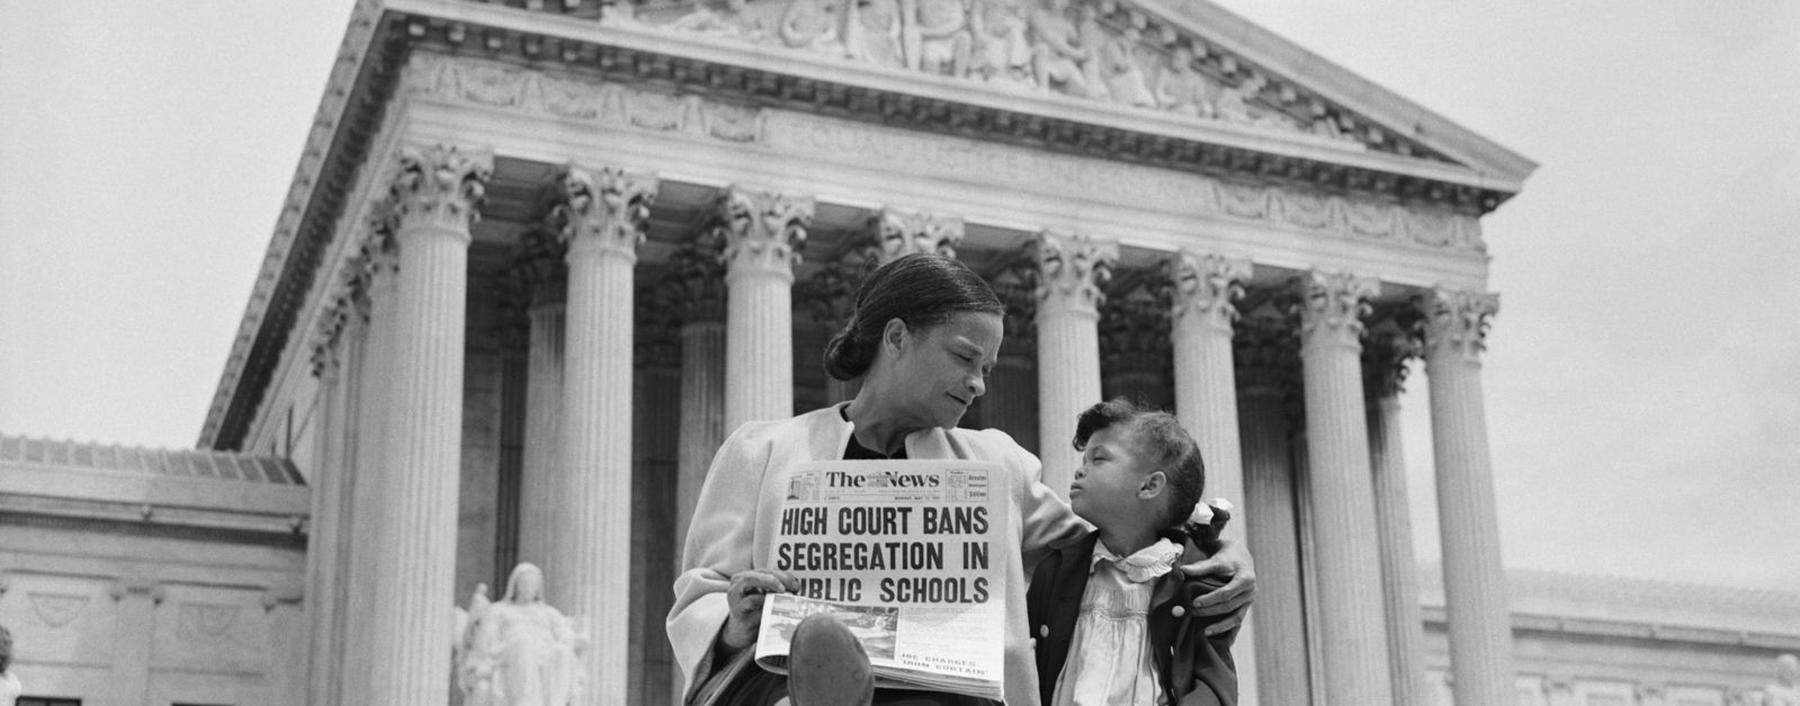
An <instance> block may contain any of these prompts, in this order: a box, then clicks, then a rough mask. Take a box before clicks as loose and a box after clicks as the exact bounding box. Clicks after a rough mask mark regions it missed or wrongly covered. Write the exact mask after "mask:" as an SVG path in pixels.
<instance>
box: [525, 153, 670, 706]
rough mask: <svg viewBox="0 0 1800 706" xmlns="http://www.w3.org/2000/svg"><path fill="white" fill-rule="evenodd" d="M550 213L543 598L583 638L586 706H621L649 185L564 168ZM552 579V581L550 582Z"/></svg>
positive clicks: (640, 179)
mask: <svg viewBox="0 0 1800 706" xmlns="http://www.w3.org/2000/svg"><path fill="white" fill-rule="evenodd" d="M559 181H560V182H561V186H562V194H563V200H562V201H561V202H560V203H558V204H557V206H556V209H555V213H556V214H557V215H556V216H555V218H556V220H557V221H558V222H559V225H560V226H561V227H560V233H561V236H562V238H563V241H564V243H566V244H567V246H568V255H567V258H568V266H569V271H568V293H567V301H566V304H565V308H564V317H565V318H564V322H563V326H564V337H565V340H564V345H565V352H564V354H563V398H562V400H563V404H562V410H561V428H562V438H561V447H562V451H563V455H562V462H561V463H560V464H559V468H558V476H559V477H560V478H561V481H562V482H561V483H559V484H558V485H559V495H560V497H559V498H558V499H557V502H558V504H559V507H558V511H557V512H555V513H553V516H554V518H555V525H554V526H553V527H552V530H551V533H550V539H551V544H552V548H551V552H552V554H551V557H552V560H551V561H549V562H547V563H548V564H549V566H548V567H546V572H545V575H546V578H545V587H546V591H545V595H546V598H548V599H549V600H550V602H551V603H553V604H555V605H557V606H559V607H561V608H562V610H563V611H564V612H566V613H568V614H569V615H571V616H574V618H575V621H576V629H577V630H578V631H582V632H584V633H585V635H586V637H587V640H588V649H587V653H586V655H585V656H584V658H583V660H582V661H583V662H584V664H583V666H584V668H585V670H586V677H587V680H588V681H587V684H588V687H587V691H586V694H585V696H584V698H583V701H584V702H585V703H589V704H616V703H624V701H625V700H626V695H627V688H628V684H629V681H630V650H631V649H632V647H631V601H632V597H631V572H630V569H629V567H630V566H631V469H632V463H631V461H632V455H631V453H632V443H631V441H632V439H631V437H632V434H631V429H632V426H631V400H632V386H631V377H632V360H633V358H632V355H633V349H632V344H633V340H634V338H633V337H634V335H635V327H636V324H635V321H636V320H635V318H634V315H633V305H634V303H635V300H636V290H635V287H634V286H633V281H632V272H633V269H634V268H635V267H636V265H637V246H638V244H639V243H640V242H642V240H643V237H644V235H643V224H644V220H645V219H646V218H648V217H649V215H650V206H649V204H650V201H651V200H652V199H654V198H655V195H656V187H657V183H656V179H655V178H654V177H650V176H645V175H639V174H629V173H626V172H623V171H620V170H617V169H610V168H609V169H602V170H598V171H594V172H590V171H587V170H584V169H581V168H577V167H570V168H568V169H567V170H566V171H565V172H564V173H563V175H562V176H561V178H560V179H559ZM552 572H554V573H552Z"/></svg>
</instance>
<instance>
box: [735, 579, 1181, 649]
mask: <svg viewBox="0 0 1800 706" xmlns="http://www.w3.org/2000/svg"><path fill="white" fill-rule="evenodd" d="M1202 563H1204V562H1202ZM798 590H800V581H799V579H796V578H794V576H793V574H789V573H787V572H785V571H759V570H756V569H750V570H748V571H740V572H738V573H737V574H736V575H734V576H732V577H731V587H730V588H727V589H725V604H726V605H727V606H729V607H730V610H731V612H730V613H729V614H727V616H726V618H725V628H724V629H722V630H720V631H719V643H720V644H721V645H722V646H724V647H725V648H726V649H729V650H732V651H736V650H741V649H744V648H745V647H749V646H750V645H751V643H754V642H756V631H757V629H758V628H760V627H761V626H762V604H763V594H766V593H787V592H789V591H798Z"/></svg>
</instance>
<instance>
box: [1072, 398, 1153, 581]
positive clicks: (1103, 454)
mask: <svg viewBox="0 0 1800 706" xmlns="http://www.w3.org/2000/svg"><path fill="white" fill-rule="evenodd" d="M1132 437H1133V434H1132V432H1131V430H1130V429H1128V428H1125V429H1122V428H1120V427H1119V426H1110V427H1107V428H1105V429H1101V430H1100V431H1097V432H1094V434H1093V435H1092V436H1089V437H1088V443H1087V448H1085V449H1082V451H1081V467H1080V468H1077V469H1075V478H1074V480H1073V481H1072V482H1070V483H1069V507H1070V508H1072V509H1074V510H1075V514H1077V515H1080V516H1081V517H1082V519H1085V520H1087V521H1089V522H1092V523H1094V525H1096V526H1098V527H1103V528H1104V527H1109V526H1111V527H1122V526H1130V525H1136V524H1141V523H1142V522H1144V519H1145V518H1144V510H1145V505H1144V501H1145V500H1147V499H1149V498H1154V497H1156V496H1157V495H1158V494H1159V493H1158V492H1157V491H1156V489H1152V488H1150V486H1151V484H1152V481H1151V475H1152V474H1154V473H1157V471H1156V469H1155V468H1154V466H1153V464H1154V462H1155V459H1154V458H1153V457H1149V456H1146V455H1144V454H1143V453H1142V452H1141V451H1140V450H1139V448H1138V444H1137V440H1136V439H1134V438H1132ZM1119 549H1120V548H1114V550H1115V551H1117V550H1119Z"/></svg>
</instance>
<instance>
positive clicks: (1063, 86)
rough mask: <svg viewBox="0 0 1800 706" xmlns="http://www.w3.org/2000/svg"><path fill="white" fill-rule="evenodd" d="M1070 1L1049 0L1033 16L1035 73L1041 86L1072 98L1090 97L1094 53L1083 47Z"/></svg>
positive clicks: (1031, 22) (1031, 25)
mask: <svg viewBox="0 0 1800 706" xmlns="http://www.w3.org/2000/svg"><path fill="white" fill-rule="evenodd" d="M1068 7H1069V2H1068V0H1045V2H1044V3H1043V5H1041V6H1040V7H1038V8H1037V9H1036V10H1034V11H1032V13H1031V21H1030V27H1031V34H1032V35H1033V36H1035V37H1036V38H1037V43H1036V44H1034V45H1033V46H1032V47H1031V55H1032V69H1033V73H1034V74H1035V75H1036V78H1037V85H1039V86H1041V87H1043V88H1049V89H1052V90H1057V91H1061V92H1063V93H1067V94H1069V95H1075V96H1087V95H1088V81H1087V76H1086V73H1087V68H1086V64H1087V63H1088V60H1089V59H1090V58H1092V56H1093V51H1092V50H1091V49H1090V48H1089V47H1086V46H1082V43H1081V35H1080V33H1079V32H1078V31H1077V30H1076V28H1075V23H1073V22H1070V21H1069V18H1068V16H1067V15H1066V14H1065V13H1067V12H1068Z"/></svg>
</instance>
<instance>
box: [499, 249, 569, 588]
mask: <svg viewBox="0 0 1800 706" xmlns="http://www.w3.org/2000/svg"><path fill="white" fill-rule="evenodd" d="M521 245H522V248H521V250H522V251H523V252H521V253H520V254H521V257H520V258H519V262H518V263H517V265H516V266H517V267H519V268H520V269H521V270H524V272H522V273H521V274H523V275H524V279H525V280H526V283H527V286H530V287H531V292H530V297H531V300H530V303H529V305H528V307H527V309H526V314H525V315H526V319H527V321H528V323H527V326H528V327H529V328H528V332H527V334H526V336H527V339H526V349H525V448H524V449H523V451H524V454H523V456H524V458H523V459H521V463H520V469H519V554H518V556H519V561H523V562H531V563H533V564H537V565H538V568H541V569H546V570H550V569H551V567H550V566H549V558H550V555H551V554H552V549H551V547H552V545H553V543H552V542H551V539H550V538H551V528H552V527H553V526H554V525H555V524H556V521H555V519H554V517H553V515H554V514H555V513H556V510H557V505H558V504H559V503H558V502H557V497H556V495H557V486H558V484H559V481H558V479H557V475H558V472H557V464H558V463H559V462H560V460H561V457H562V450H561V444H562V431H561V416H562V403H563V401H562V390H563V356H564V355H565V350H566V346H567V341H566V340H565V334H564V332H565V327H566V322H565V319H566V317H567V311H568V304H567V299H566V297H567V294H566V292H567V286H568V281H567V276H566V274H565V271H564V268H565V267H566V265H565V264H564V262H563V259H564V257H566V255H567V253H566V249H565V248H564V247H563V246H562V244H561V242H560V239H559V238H557V237H555V236H554V234H551V233H548V232H542V231H538V232H533V233H531V234H528V235H527V236H526V237H525V239H524V242H523V243H521ZM500 570H501V571H503V572H510V571H511V570H512V567H510V566H504V567H500ZM501 590H504V587H502V588H501Z"/></svg>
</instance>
